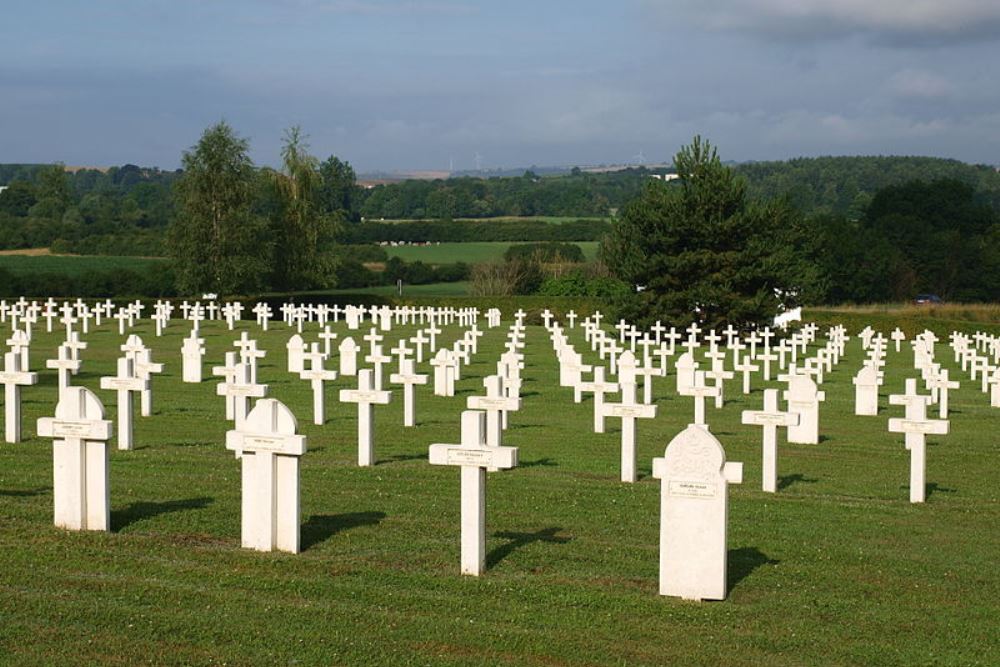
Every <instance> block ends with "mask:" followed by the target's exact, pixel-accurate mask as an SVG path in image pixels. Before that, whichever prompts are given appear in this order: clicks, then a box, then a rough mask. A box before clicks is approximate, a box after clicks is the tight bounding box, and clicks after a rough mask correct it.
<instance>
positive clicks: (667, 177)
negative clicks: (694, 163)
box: [649, 174, 680, 181]
mask: <svg viewBox="0 0 1000 667" xmlns="http://www.w3.org/2000/svg"><path fill="white" fill-rule="evenodd" d="M649 177H650V178H655V179H657V180H659V181H674V180H677V179H678V178H680V176H678V175H677V174H650V175H649Z"/></svg>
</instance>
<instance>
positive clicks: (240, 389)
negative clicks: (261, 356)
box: [212, 352, 268, 429]
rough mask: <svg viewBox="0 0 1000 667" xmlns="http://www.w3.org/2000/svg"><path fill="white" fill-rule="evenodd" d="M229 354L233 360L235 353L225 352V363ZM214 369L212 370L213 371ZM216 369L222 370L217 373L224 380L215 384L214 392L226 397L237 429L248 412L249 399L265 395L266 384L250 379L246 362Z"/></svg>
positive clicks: (248, 365) (228, 359)
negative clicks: (224, 377)
mask: <svg viewBox="0 0 1000 667" xmlns="http://www.w3.org/2000/svg"><path fill="white" fill-rule="evenodd" d="M229 355H233V359H232V361H235V356H236V353H234V352H227V353H226V361H227V363H228V362H229V361H230V360H231V359H230V357H229ZM215 370H217V369H213V371H212V372H213V373H215ZM218 370H222V371H223V372H222V373H219V374H220V375H224V376H226V381H225V382H220V383H219V384H217V385H216V386H215V393H216V394H217V395H219V396H224V397H226V399H227V401H226V402H227V405H231V406H232V419H233V423H234V424H235V426H236V428H237V429H239V428H240V427H242V426H243V422H244V420H246V417H247V415H248V414H249V412H250V399H252V398H263V397H264V396H267V390H268V386H267V385H266V384H256V383H255V382H253V381H252V380H251V378H250V364H247V363H234V364H233V366H232V367H229V366H224V367H222V368H221V369H218Z"/></svg>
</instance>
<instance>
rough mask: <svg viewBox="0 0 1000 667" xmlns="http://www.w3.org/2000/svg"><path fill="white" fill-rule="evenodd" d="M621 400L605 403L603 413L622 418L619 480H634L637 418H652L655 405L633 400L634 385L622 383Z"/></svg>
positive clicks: (635, 475) (635, 474) (635, 478)
mask: <svg viewBox="0 0 1000 667" xmlns="http://www.w3.org/2000/svg"><path fill="white" fill-rule="evenodd" d="M621 391H622V400H621V402H619V403H605V404H604V406H603V410H604V415H605V416H607V417H617V418H619V419H621V420H622V436H621V480H622V481H623V482H635V481H636V480H637V479H638V473H637V472H636V442H635V441H636V433H635V426H636V420H637V419H652V418H653V417H655V416H656V406H655V405H645V404H643V403H638V402H637V401H636V400H635V385H634V384H622V385H621Z"/></svg>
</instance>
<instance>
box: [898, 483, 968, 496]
mask: <svg viewBox="0 0 1000 667" xmlns="http://www.w3.org/2000/svg"><path fill="white" fill-rule="evenodd" d="M924 488H925V489H926V490H925V493H924V499H925V500H926V499H928V498H930V497H931V496H933V495H934V494H935V493H958V489H949V488H948V487H945V486H941V485H940V484H938V483H937V482H929V483H928V484H927V485H926V487H924ZM899 490H900V491H906V492H909V490H910V485H909V484H904V485H903V486H901V487H899Z"/></svg>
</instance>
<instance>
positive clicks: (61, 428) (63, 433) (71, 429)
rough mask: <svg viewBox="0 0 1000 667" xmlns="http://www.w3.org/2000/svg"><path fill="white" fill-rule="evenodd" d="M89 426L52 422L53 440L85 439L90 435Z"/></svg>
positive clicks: (90, 429)
mask: <svg viewBox="0 0 1000 667" xmlns="http://www.w3.org/2000/svg"><path fill="white" fill-rule="evenodd" d="M92 430H93V429H92V428H91V426H90V424H79V423H74V422H59V421H54V422H52V437H53V438H86V437H87V436H88V435H90V433H91V431H92Z"/></svg>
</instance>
